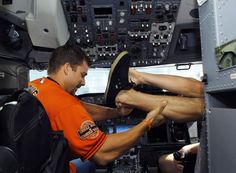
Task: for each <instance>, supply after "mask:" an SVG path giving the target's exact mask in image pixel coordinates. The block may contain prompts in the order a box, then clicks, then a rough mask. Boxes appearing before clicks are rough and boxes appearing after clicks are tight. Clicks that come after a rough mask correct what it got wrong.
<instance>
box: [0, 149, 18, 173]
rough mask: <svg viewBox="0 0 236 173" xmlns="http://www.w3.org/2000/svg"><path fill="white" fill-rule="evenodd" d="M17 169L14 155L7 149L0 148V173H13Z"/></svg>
mask: <svg viewBox="0 0 236 173" xmlns="http://www.w3.org/2000/svg"><path fill="white" fill-rule="evenodd" d="M18 169H19V163H18V161H17V158H16V154H15V153H14V152H13V151H12V150H11V149H10V148H8V147H5V146H0V172H1V173H15V172H17V171H19V170H18Z"/></svg>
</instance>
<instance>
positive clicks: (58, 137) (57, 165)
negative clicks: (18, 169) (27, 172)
mask: <svg viewBox="0 0 236 173" xmlns="http://www.w3.org/2000/svg"><path fill="white" fill-rule="evenodd" d="M52 138H53V144H52V147H51V154H50V157H49V158H48V160H47V161H46V162H45V163H44V164H43V165H42V166H41V168H40V170H39V171H38V173H67V172H69V159H68V144H67V140H66V139H65V137H64V135H63V131H54V132H52Z"/></svg>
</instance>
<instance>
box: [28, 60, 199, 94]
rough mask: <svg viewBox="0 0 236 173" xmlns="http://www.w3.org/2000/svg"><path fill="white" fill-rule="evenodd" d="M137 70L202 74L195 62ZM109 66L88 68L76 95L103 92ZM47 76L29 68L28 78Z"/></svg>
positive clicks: (137, 68)
mask: <svg viewBox="0 0 236 173" xmlns="http://www.w3.org/2000/svg"><path fill="white" fill-rule="evenodd" d="M135 69H136V70H138V71H142V72H147V73H154V74H170V75H178V76H185V77H192V78H195V79H197V80H201V77H202V76H203V71H202V64H201V63H196V64H194V65H191V68H190V69H189V70H177V69H176V66H175V65H174V64H169V65H161V66H160V65H159V66H149V67H136V68H135ZM109 70H110V69H109V68H90V69H89V70H88V75H87V76H86V85H85V86H83V87H81V88H80V89H79V90H78V91H77V92H76V95H81V94H88V93H104V92H105V89H106V84H107V80H108V74H109ZM45 76H47V71H46V70H43V71H37V70H30V80H34V79H37V78H40V77H45Z"/></svg>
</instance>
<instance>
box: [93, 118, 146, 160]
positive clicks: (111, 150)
mask: <svg viewBox="0 0 236 173" xmlns="http://www.w3.org/2000/svg"><path fill="white" fill-rule="evenodd" d="M148 129H149V126H148V124H147V122H145V121H142V122H141V123H139V124H138V125H136V126H135V127H133V128H131V129H130V130H128V131H126V132H122V133H115V134H110V135H108V138H107V140H106V142H105V143H104V144H103V146H102V147H101V148H100V149H99V150H98V152H97V153H96V154H95V155H94V156H93V158H92V159H93V160H94V161H95V162H97V163H98V164H101V165H106V164H108V163H109V162H111V161H113V160H115V159H116V158H118V157H119V156H121V155H122V154H124V153H125V152H127V151H128V150H129V149H130V148H131V147H132V146H133V145H134V144H135V143H136V142H137V141H138V139H139V138H140V137H141V136H142V135H143V134H144V133H145V132H146V131H147V130H148Z"/></svg>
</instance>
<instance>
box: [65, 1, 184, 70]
mask: <svg viewBox="0 0 236 173" xmlns="http://www.w3.org/2000/svg"><path fill="white" fill-rule="evenodd" d="M62 6H63V10H64V13H65V16H66V20H67V24H68V28H69V31H70V40H69V41H70V42H71V43H72V44H77V45H79V46H80V47H81V48H82V49H83V50H84V51H85V52H86V54H87V55H88V56H89V57H90V58H91V60H92V62H93V65H92V66H94V67H110V65H111V63H112V61H113V59H114V58H115V57H116V56H117V54H118V53H119V52H121V51H124V50H126V51H128V52H129V55H130V56H131V64H130V65H131V66H147V65H155V64H162V63H163V62H164V61H166V60H167V58H168V52H169V49H170V44H171V41H172V37H173V32H174V29H175V25H176V18H177V14H178V9H179V6H180V0H169V1H166V0H144V1H140V0H128V1H125V0H117V1H112V0H101V1H96V0H87V1H85V0H62Z"/></svg>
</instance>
